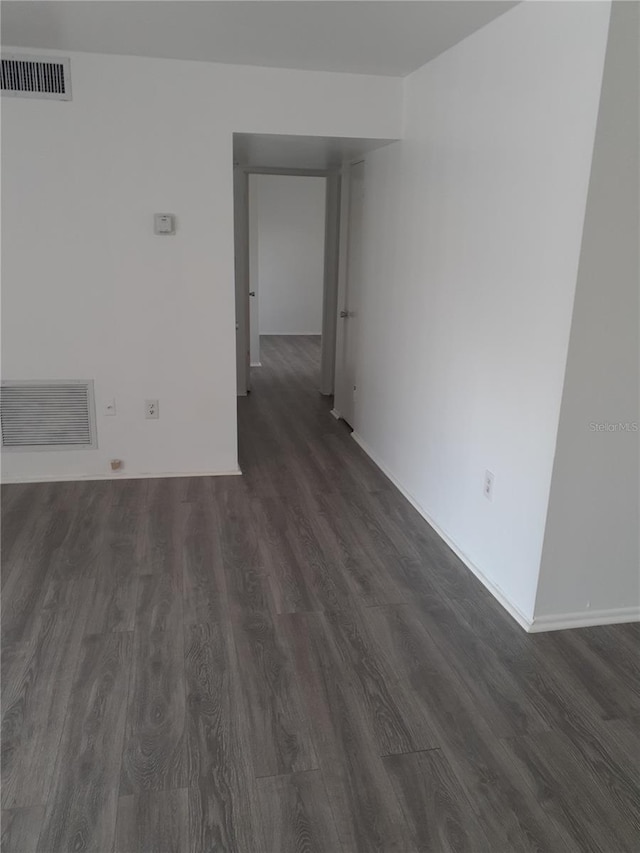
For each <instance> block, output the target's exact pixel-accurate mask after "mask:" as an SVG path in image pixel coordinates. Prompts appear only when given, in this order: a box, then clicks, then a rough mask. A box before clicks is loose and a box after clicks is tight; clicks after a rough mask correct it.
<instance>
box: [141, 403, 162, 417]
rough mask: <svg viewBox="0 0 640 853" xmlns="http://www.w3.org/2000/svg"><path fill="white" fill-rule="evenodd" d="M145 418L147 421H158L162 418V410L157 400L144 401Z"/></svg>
mask: <svg viewBox="0 0 640 853" xmlns="http://www.w3.org/2000/svg"><path fill="white" fill-rule="evenodd" d="M144 416H145V418H146V419H147V420H152V421H156V420H158V418H159V417H160V410H159V407H158V401H157V400H145V401H144Z"/></svg>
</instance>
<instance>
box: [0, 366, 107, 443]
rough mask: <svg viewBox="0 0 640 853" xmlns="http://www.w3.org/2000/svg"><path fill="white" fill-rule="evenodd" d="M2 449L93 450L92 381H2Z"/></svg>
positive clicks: (0, 410) (95, 441)
mask: <svg viewBox="0 0 640 853" xmlns="http://www.w3.org/2000/svg"><path fill="white" fill-rule="evenodd" d="M0 420H1V422H2V448H3V450H23V451H30V450H79V449H83V448H84V449H92V448H95V447H97V440H96V418H95V403H94V396H93V382H92V381H85V380H76V379H72V380H69V381H42V382H41V381H33V382H3V383H2V386H1V387H0Z"/></svg>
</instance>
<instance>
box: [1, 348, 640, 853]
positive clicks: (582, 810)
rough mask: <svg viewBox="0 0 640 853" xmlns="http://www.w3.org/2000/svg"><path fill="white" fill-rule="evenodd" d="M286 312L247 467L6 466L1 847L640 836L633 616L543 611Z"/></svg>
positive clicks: (346, 852) (259, 386)
mask: <svg viewBox="0 0 640 853" xmlns="http://www.w3.org/2000/svg"><path fill="white" fill-rule="evenodd" d="M319 355H320V348H319V339H318V338H309V337H304V338H303V337H287V338H277V337H267V338H263V340H262V362H263V365H264V366H263V367H262V368H260V369H254V370H253V391H252V392H251V394H250V395H249V396H248V397H247V398H244V399H240V400H239V401H238V415H239V450H240V463H241V466H242V470H243V476H242V477H221V478H185V479H180V478H178V479H167V480H113V481H104V482H93V483H91V482H78V483H56V484H31V485H15V486H5V487H4V488H3V505H2V519H3V529H2V534H3V535H2V558H3V566H2V631H3V644H2V777H3V779H2V781H3V784H2V809H3V812H2V843H1V847H2V851H3V853H36V851H39V853H67V851H69V853H71V851H75V853H78V851H95V853H223V852H226V853H314V852H315V853H376V851H379V852H380V853H391V851H393V852H394V853H417V851H420V853H524V852H525V851H527V853H534V851H536V852H537V853H591V851H593V853H632V851H633V852H634V853H637V851H638V850H639V849H640V798H639V794H638V792H639V789H640V772H639V768H640V734H639V732H638V723H639V722H640V654H639V652H640V631H639V630H638V626H637V625H636V626H634V625H626V626H625V625H620V626H615V627H603V628H588V629H581V630H574V631H566V632H559V633H554V634H547V635H526V634H525V633H524V632H523V631H522V630H521V628H519V627H518V625H516V624H515V623H514V622H513V621H512V620H511V618H510V617H509V616H508V615H507V614H506V613H505V612H504V611H503V610H502V608H501V607H500V606H499V605H498V604H497V602H496V601H495V600H494V599H493V598H492V597H491V596H490V595H489V593H488V592H487V591H486V590H485V589H484V587H482V586H481V585H480V584H479V583H478V581H476V580H475V578H474V577H472V576H471V575H470V574H469V572H468V571H467V570H466V569H465V568H464V566H462V565H461V564H460V562H459V561H458V559H457V558H456V557H455V555H454V554H452V552H451V551H450V550H449V549H448V548H447V547H446V546H445V545H444V544H443V543H442V541H441V540H440V539H439V538H438V536H437V535H436V534H435V533H434V531H433V530H432V529H431V528H430V527H429V526H428V525H427V524H426V522H425V521H424V520H423V519H422V518H421V517H420V516H419V515H418V514H417V513H416V512H415V511H414V510H413V508H412V507H411V506H410V505H409V504H408V503H407V502H406V501H405V500H404V499H403V498H402V496H401V495H400V494H399V493H398V492H397V490H396V489H395V488H394V487H393V486H392V485H391V483H390V482H389V481H388V480H387V479H386V478H385V477H384V476H383V475H382V474H381V473H380V471H379V470H378V469H377V468H376V467H375V466H374V465H373V464H372V463H371V462H370V460H369V459H368V458H367V457H366V456H365V455H364V453H363V452H362V451H361V450H360V448H359V447H358V446H357V445H356V444H355V442H353V441H352V440H351V438H350V436H349V430H348V429H347V427H346V426H345V425H344V424H343V423H340V422H337V421H336V420H335V419H334V418H333V417H331V415H330V411H329V410H330V406H331V402H330V400H328V399H324V398H322V397H320V396H319V394H318V393H317V391H316V387H317V382H318V369H319Z"/></svg>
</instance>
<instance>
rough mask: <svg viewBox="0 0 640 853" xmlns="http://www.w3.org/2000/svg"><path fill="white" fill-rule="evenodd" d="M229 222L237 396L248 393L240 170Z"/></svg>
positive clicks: (244, 181) (244, 196) (245, 193)
mask: <svg viewBox="0 0 640 853" xmlns="http://www.w3.org/2000/svg"><path fill="white" fill-rule="evenodd" d="M233 212H234V216H233V220H234V252H235V291H236V383H237V394H238V396H239V397H242V396H244V395H245V394H246V393H247V391H249V390H250V389H249V375H250V373H249V230H248V229H249V221H248V220H249V180H248V175H247V173H246V172H245V170H244V169H242V168H240V167H238V166H236V167H234V170H233Z"/></svg>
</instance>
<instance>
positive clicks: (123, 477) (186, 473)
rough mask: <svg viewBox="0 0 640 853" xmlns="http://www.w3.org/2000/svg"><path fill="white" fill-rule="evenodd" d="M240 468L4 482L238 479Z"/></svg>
mask: <svg viewBox="0 0 640 853" xmlns="http://www.w3.org/2000/svg"><path fill="white" fill-rule="evenodd" d="M241 475H242V471H241V470H240V468H234V470H233V471H197V472H195V471H165V472H161V473H160V474H129V473H127V472H124V471H123V472H122V474H117V473H111V474H47V475H41V476H34V477H9V478H7V479H4V478H3V480H2V485H3V486H9V485H13V484H15V483H66V482H74V483H75V482H84V481H85V480H159V479H165V478H169V477H237V476H241Z"/></svg>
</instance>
